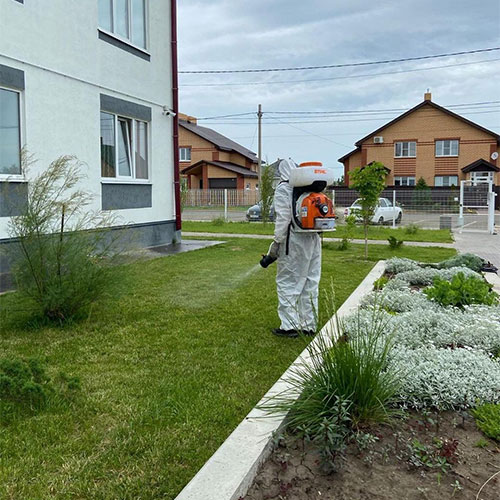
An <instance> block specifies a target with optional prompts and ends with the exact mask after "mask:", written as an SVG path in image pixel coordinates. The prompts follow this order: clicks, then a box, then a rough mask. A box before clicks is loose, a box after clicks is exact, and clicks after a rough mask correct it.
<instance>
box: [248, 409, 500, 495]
mask: <svg viewBox="0 0 500 500" xmlns="http://www.w3.org/2000/svg"><path fill="white" fill-rule="evenodd" d="M365 432H369V433H371V434H372V435H374V436H376V437H377V440H376V441H375V442H374V443H372V444H371V445H370V446H368V448H366V449H364V450H362V449H360V446H359V445H358V444H356V443H354V442H353V443H350V444H349V445H348V448H347V451H346V454H345V460H344V461H343V462H342V464H341V466H340V467H339V470H338V471H337V472H333V473H327V472H326V471H325V470H324V468H322V466H321V461H320V457H319V454H318V451H317V450H315V449H314V448H313V447H312V446H311V444H307V443H304V441H303V440H299V439H296V438H291V437H288V438H286V439H285V440H284V441H283V442H281V443H280V445H279V446H277V447H276V448H275V450H274V451H273V453H272V455H271V457H270V458H269V459H268V460H267V461H266V462H265V463H264V464H263V465H262V467H261V469H260V471H259V473H258V475H257V477H256V479H255V481H254V484H253V485H252V487H251V488H250V490H249V492H248V494H247V495H246V496H245V497H244V499H241V500H285V499H286V500H299V499H300V500H313V499H314V500H320V499H321V500H326V499H332V500H382V499H384V500H385V499H391V500H392V499H401V500H446V499H457V500H461V499H467V500H469V499H471V500H475V499H476V498H477V500H500V445H499V443H496V442H494V441H492V440H489V439H487V438H486V437H485V436H484V435H483V434H482V433H481V432H480V431H479V430H478V429H477V427H476V425H475V423H474V419H473V418H472V417H471V416H470V415H469V414H467V413H463V414H460V413H455V412H446V413H440V414H432V415H429V414H428V415H419V414H411V415H410V416H409V418H406V419H401V420H399V419H398V420H396V421H395V422H393V423H392V424H391V425H390V426H389V425H378V426H375V427H372V428H370V429H367V430H366V431H365ZM416 441H418V442H416ZM418 449H420V450H421V451H420V452H419V451H418ZM422 450H423V451H422ZM426 457H427V458H426ZM444 460H446V461H445V462H444ZM423 462H426V464H427V465H426V464H424V463H423ZM443 462H444V465H443ZM443 469H444V470H443ZM495 473H498V474H497V475H495V476H494V474H495ZM492 476H493V477H492ZM490 478H492V479H490ZM488 479H490V480H489V481H488ZM487 481H488V482H487ZM486 482H487V484H486V485H485V486H484V487H483V489H482V490H481V493H480V495H479V496H477V494H478V492H479V490H480V489H481V487H482V486H483V485H484V484H485V483H486Z"/></svg>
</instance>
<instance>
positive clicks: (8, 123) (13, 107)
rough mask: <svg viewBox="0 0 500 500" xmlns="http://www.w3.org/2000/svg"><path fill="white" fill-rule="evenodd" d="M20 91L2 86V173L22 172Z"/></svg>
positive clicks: (0, 94)
mask: <svg viewBox="0 0 500 500" xmlns="http://www.w3.org/2000/svg"><path fill="white" fill-rule="evenodd" d="M19 103H20V93H19V92H17V91H15V90H10V89H6V88H2V87H0V175H20V174H21V118H20V106H19Z"/></svg>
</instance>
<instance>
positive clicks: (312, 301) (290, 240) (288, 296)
mask: <svg viewBox="0 0 500 500" xmlns="http://www.w3.org/2000/svg"><path fill="white" fill-rule="evenodd" d="M293 168H297V166H296V165H295V163H294V162H293V161H292V160H281V162H280V163H279V166H278V174H279V179H280V182H279V184H278V186H277V187H276V190H275V193H274V212H275V230H274V241H273V243H272V244H271V247H270V249H269V252H268V255H269V256H270V257H275V258H277V265H278V269H277V273H276V288H277V292H278V302H279V304H278V315H279V317H280V320H281V325H280V327H279V328H276V329H274V330H273V333H274V334H275V335H279V336H283V337H297V336H298V335H299V332H300V333H303V334H306V335H314V334H315V333H316V322H317V311H318V287H319V281H320V277H321V238H320V236H319V234H318V233H317V232H311V233H304V232H298V231H294V227H293V224H292V210H294V207H292V204H293V201H292V196H293V188H292V186H290V184H289V182H288V181H289V179H290V172H291V170H292V169H293Z"/></svg>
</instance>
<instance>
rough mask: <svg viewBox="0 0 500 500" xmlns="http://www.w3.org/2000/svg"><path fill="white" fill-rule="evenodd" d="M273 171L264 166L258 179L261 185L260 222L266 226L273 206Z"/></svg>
mask: <svg viewBox="0 0 500 500" xmlns="http://www.w3.org/2000/svg"><path fill="white" fill-rule="evenodd" d="M273 181H274V171H273V169H272V168H271V167H270V166H265V167H263V168H262V175H261V178H260V183H261V185H260V186H259V189H260V200H261V201H260V203H261V214H262V221H263V222H264V224H266V223H267V222H268V221H269V216H270V214H271V206H272V204H273V197H274V186H273Z"/></svg>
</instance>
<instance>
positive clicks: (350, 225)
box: [338, 214, 356, 250]
mask: <svg viewBox="0 0 500 500" xmlns="http://www.w3.org/2000/svg"><path fill="white" fill-rule="evenodd" d="M355 230H356V216H355V215H353V214H351V215H348V216H347V217H346V218H345V226H344V237H343V238H342V240H341V241H340V243H339V246H338V249H339V250H348V249H349V247H350V246H351V241H352V239H353V234H354V231H355Z"/></svg>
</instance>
